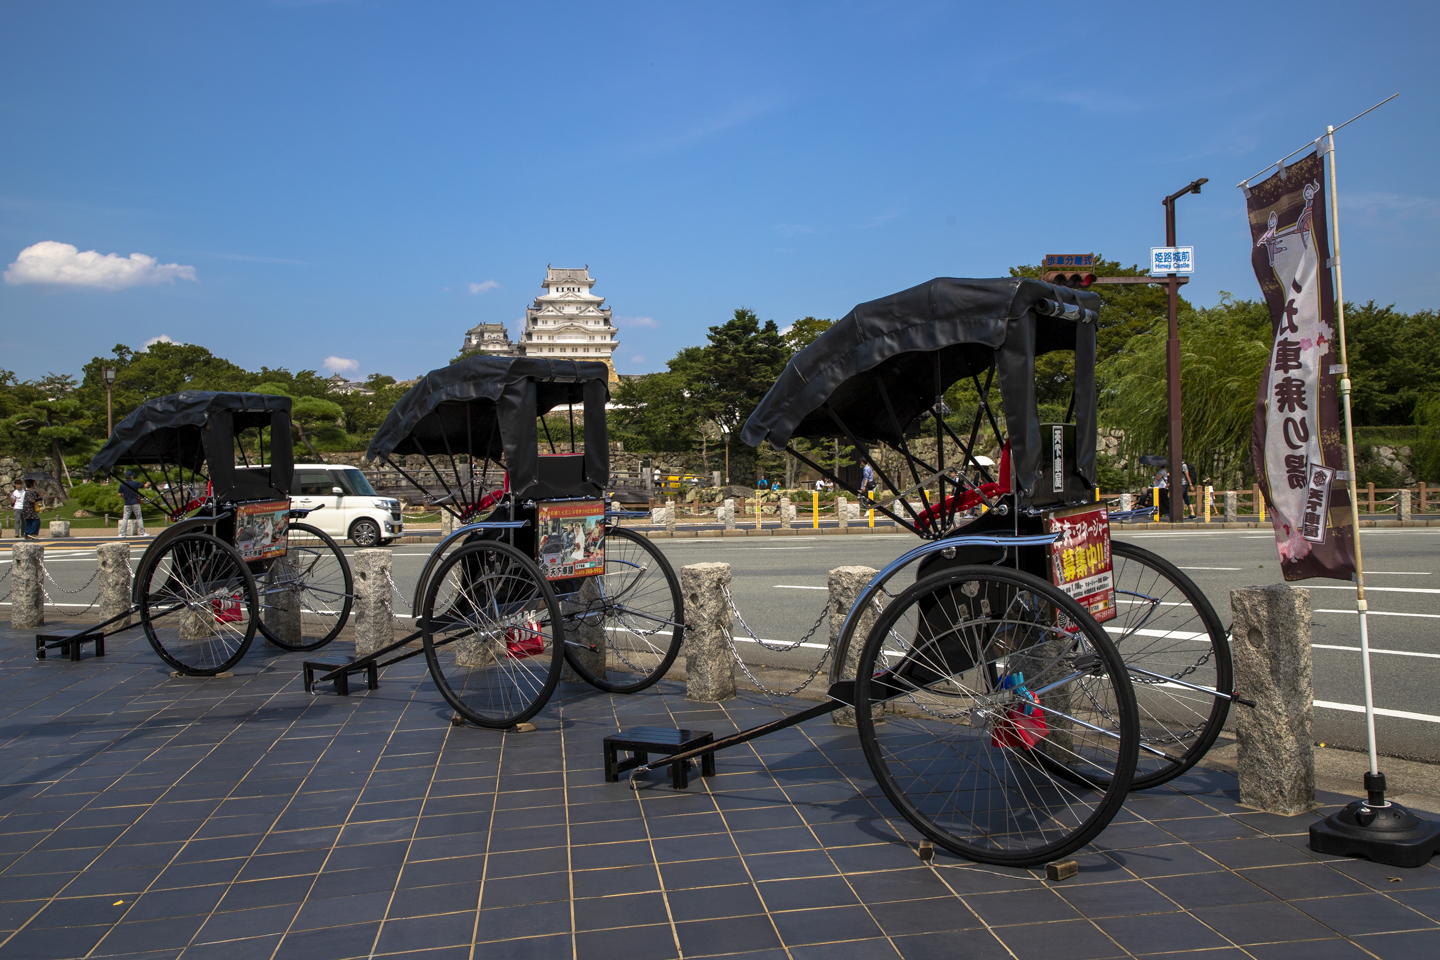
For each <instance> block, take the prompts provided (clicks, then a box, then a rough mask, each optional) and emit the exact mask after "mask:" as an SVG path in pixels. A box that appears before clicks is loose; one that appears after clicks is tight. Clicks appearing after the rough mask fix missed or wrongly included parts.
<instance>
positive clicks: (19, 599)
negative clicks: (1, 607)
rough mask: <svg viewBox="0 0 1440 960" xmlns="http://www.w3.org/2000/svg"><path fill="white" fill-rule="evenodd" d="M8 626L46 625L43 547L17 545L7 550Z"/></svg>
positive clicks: (35, 544) (31, 544)
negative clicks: (8, 583) (8, 580)
mask: <svg viewBox="0 0 1440 960" xmlns="http://www.w3.org/2000/svg"><path fill="white" fill-rule="evenodd" d="M10 557H11V560H10V583H11V585H12V587H11V591H10V626H12V627H15V628H17V629H19V628H23V627H43V626H44V625H45V548H44V547H42V546H40V544H38V543H17V544H15V546H13V547H11V548H10Z"/></svg>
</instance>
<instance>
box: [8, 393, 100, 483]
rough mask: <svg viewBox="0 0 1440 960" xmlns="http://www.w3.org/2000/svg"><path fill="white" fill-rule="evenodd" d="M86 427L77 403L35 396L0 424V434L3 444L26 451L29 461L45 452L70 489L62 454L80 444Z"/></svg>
mask: <svg viewBox="0 0 1440 960" xmlns="http://www.w3.org/2000/svg"><path fill="white" fill-rule="evenodd" d="M86 426H87V424H86V420H85V417H84V416H83V414H82V412H81V406H80V401H78V400H75V399H74V398H72V397H65V396H59V397H55V398H53V399H52V398H43V399H42V398H38V397H37V398H35V399H32V400H31V401H30V402H29V403H28V404H26V405H25V406H23V407H22V408H21V409H20V410H19V411H18V412H17V413H15V414H14V415H12V416H10V417H7V418H6V419H5V420H4V421H3V423H0V435H3V437H4V439H5V440H6V441H7V445H9V446H12V447H13V448H18V449H24V450H27V452H28V453H29V454H30V456H29V457H28V458H27V459H31V460H32V462H33V459H38V457H37V454H38V453H39V452H40V451H42V450H43V451H45V452H47V453H49V455H50V459H51V460H52V461H53V462H54V464H55V466H54V470H55V472H56V473H57V474H60V475H62V476H64V477H65V482H66V485H67V486H73V485H74V484H73V481H71V479H70V470H69V468H68V467H66V465H65V452H64V451H65V448H73V447H75V446H76V445H78V444H80V443H82V442H83V441H84V439H85V427H86ZM27 441H28V442H27Z"/></svg>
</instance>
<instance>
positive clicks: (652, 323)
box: [616, 317, 660, 327]
mask: <svg viewBox="0 0 1440 960" xmlns="http://www.w3.org/2000/svg"><path fill="white" fill-rule="evenodd" d="M616 320H617V322H618V323H619V324H620V326H622V327H658V326H660V321H659V320H656V319H655V318H654V317H617V318H616Z"/></svg>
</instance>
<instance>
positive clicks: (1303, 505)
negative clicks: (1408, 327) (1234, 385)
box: [1245, 153, 1355, 580]
mask: <svg viewBox="0 0 1440 960" xmlns="http://www.w3.org/2000/svg"><path fill="white" fill-rule="evenodd" d="M1324 177H1325V165H1324V163H1323V162H1322V160H1321V158H1320V156H1319V155H1318V154H1314V153H1312V154H1311V155H1310V156H1308V157H1305V158H1304V159H1302V160H1300V161H1299V162H1297V163H1294V164H1291V165H1290V166H1288V167H1286V168H1284V170H1282V171H1281V172H1278V173H1276V174H1275V175H1273V176H1271V177H1270V178H1269V179H1268V180H1265V181H1264V182H1263V183H1260V184H1257V185H1256V186H1253V187H1251V188H1250V194H1249V197H1248V198H1247V199H1246V201H1245V203H1246V206H1247V208H1248V210H1249V213H1250V233H1251V238H1252V239H1253V241H1254V247H1253V249H1252V251H1251V263H1252V265H1253V266H1254V268H1255V277H1256V279H1258V280H1259V281H1260V289H1261V290H1262V291H1263V292H1264V294H1265V303H1266V305H1267V306H1269V308H1270V318H1271V323H1272V325H1273V327H1274V341H1273V343H1272V345H1271V349H1270V357H1269V359H1268V360H1267V362H1266V364H1265V369H1264V372H1263V373H1262V374H1261V375H1260V389H1259V393H1258V395H1257V396H1256V399H1255V423H1254V427H1253V429H1252V431H1251V441H1250V446H1251V457H1252V459H1253V460H1254V464H1255V472H1256V474H1257V476H1258V477H1259V480H1260V488H1261V490H1262V491H1263V492H1264V496H1265V503H1266V506H1267V507H1268V508H1269V511H1270V522H1271V524H1272V525H1273V526H1274V528H1275V544H1276V546H1277V547H1278V549H1279V552H1280V569H1281V571H1282V572H1283V573H1284V574H1285V579H1286V580H1303V579H1305V578H1307V577H1332V578H1334V579H1336V580H1349V579H1350V575H1351V574H1352V573H1354V571H1355V541H1354V528H1353V527H1352V526H1351V519H1352V518H1351V514H1350V494H1349V490H1348V489H1346V487H1345V484H1344V483H1337V482H1336V479H1337V474H1338V471H1339V470H1340V468H1341V467H1342V466H1343V462H1342V461H1343V456H1344V447H1343V441H1342V438H1341V434H1340V417H1339V403H1338V400H1337V392H1336V376H1335V371H1334V370H1332V366H1333V365H1335V364H1338V363H1339V357H1338V356H1337V350H1336V349H1335V319H1334V313H1335V306H1334V302H1335V295H1334V292H1333V291H1332V289H1331V283H1330V263H1329V261H1330V252H1329V243H1328V237H1327V230H1326V226H1325V188H1324Z"/></svg>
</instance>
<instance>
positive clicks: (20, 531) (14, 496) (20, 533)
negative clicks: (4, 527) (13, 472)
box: [10, 479, 25, 540]
mask: <svg viewBox="0 0 1440 960" xmlns="http://www.w3.org/2000/svg"><path fill="white" fill-rule="evenodd" d="M10 505H11V506H12V507H14V508H15V539H16V540H19V539H20V538H22V537H24V536H25V481H24V480H19V479H17V480H16V481H15V489H14V490H11V491H10Z"/></svg>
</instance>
